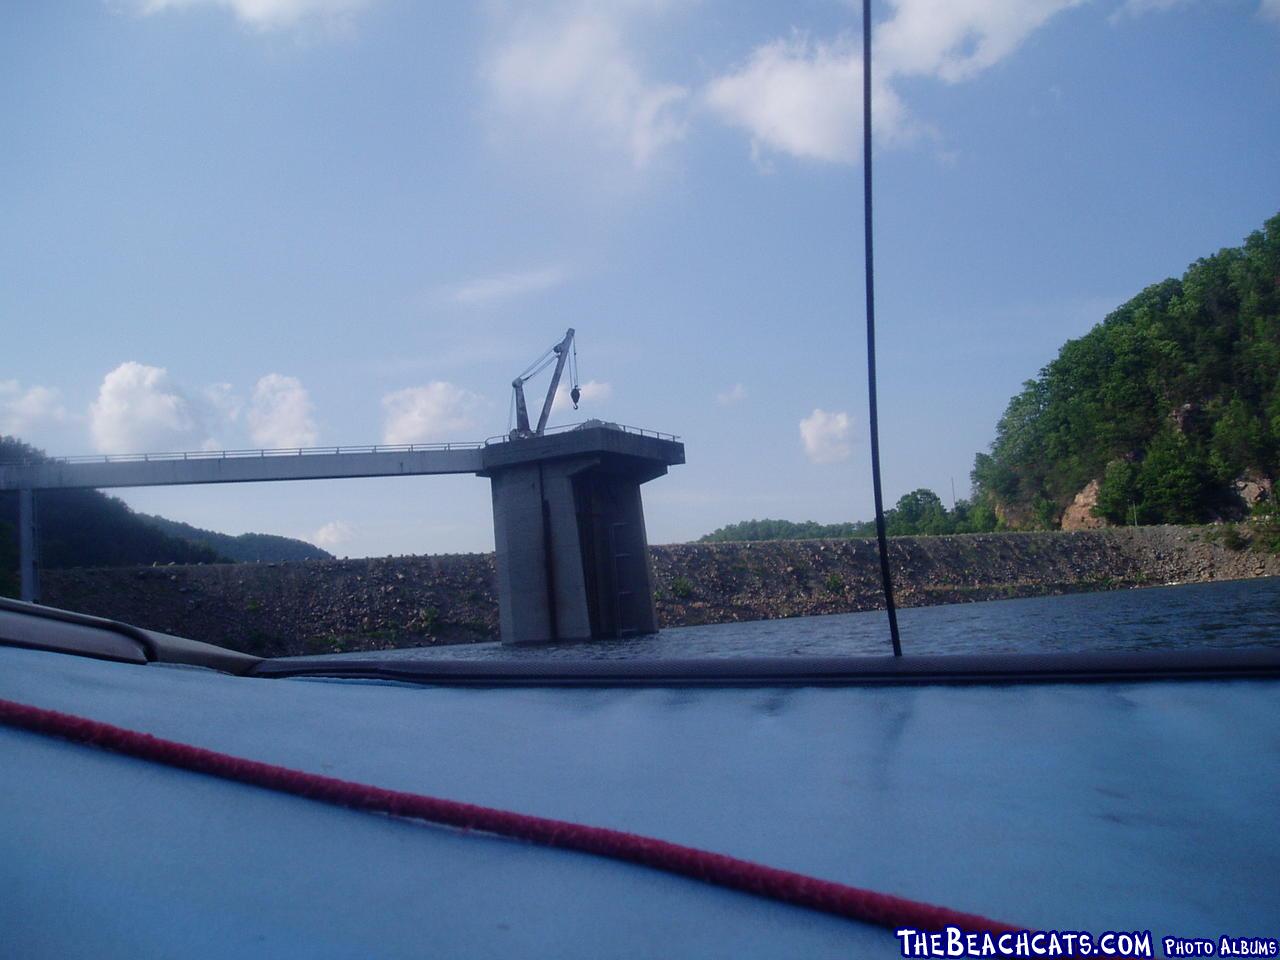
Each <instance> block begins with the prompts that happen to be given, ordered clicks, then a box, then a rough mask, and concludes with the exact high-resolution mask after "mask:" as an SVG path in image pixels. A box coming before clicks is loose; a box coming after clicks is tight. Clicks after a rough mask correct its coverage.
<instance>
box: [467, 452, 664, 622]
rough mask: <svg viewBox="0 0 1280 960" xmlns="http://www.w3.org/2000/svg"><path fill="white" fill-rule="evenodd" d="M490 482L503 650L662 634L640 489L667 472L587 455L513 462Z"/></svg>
mask: <svg viewBox="0 0 1280 960" xmlns="http://www.w3.org/2000/svg"><path fill="white" fill-rule="evenodd" d="M526 442H528V441H526ZM534 442H536V441H534ZM680 453H681V454H682V453H683V450H681V451H680ZM485 473H486V475H487V476H488V477H489V479H490V482H491V484H492V492H493V529H494V541H495V546H496V552H497V566H498V610H499V617H500V620H501V624H502V640H503V642H504V643H545V642H550V641H557V640H596V639H604V638H610V637H624V636H632V635H636V634H643V633H653V632H654V631H656V630H657V629H658V618H657V614H656V611H655V609H654V603H653V575H652V572H651V570H650V566H649V544H648V537H647V535H646V533H645V526H644V507H643V505H642V503H641V499H640V484H642V483H644V482H645V481H646V480H650V479H652V478H654V477H656V476H661V475H662V474H664V473H666V464H665V463H663V462H661V461H657V460H656V459H655V458H643V459H642V458H639V457H632V456H618V455H615V454H613V453H612V452H600V453H596V452H594V451H592V452H585V451H584V455H581V456H564V455H560V456H556V457H548V458H545V459H543V458H539V457H536V456H524V457H515V456H513V457H511V458H510V461H509V462H507V463H502V464H500V465H499V464H494V465H493V466H490V467H488V468H487V469H486V471H485Z"/></svg>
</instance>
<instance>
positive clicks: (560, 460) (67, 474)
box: [0, 420, 684, 643]
mask: <svg viewBox="0 0 1280 960" xmlns="http://www.w3.org/2000/svg"><path fill="white" fill-rule="evenodd" d="M680 463H684V444H682V443H681V442H680V440H679V438H678V437H675V436H673V435H671V434H664V433H658V432H656V431H652V430H641V429H639V428H636V427H627V426H623V425H620V424H616V423H604V422H602V421H599V420H589V421H587V422H586V423H582V424H575V425H572V426H567V427H561V428H558V429H554V430H549V431H547V432H546V433H545V434H544V435H541V436H532V437H505V436H504V437H492V438H490V439H488V440H485V441H481V442H476V443H437V444H395V445H377V446H361V447H348V446H344V447H303V448H287V449H278V450H220V451H203V450H202V451H187V452H179V453H159V454H129V455H121V456H116V455H111V456H93V457H60V458H47V459H40V460H35V459H32V460H24V461H11V462H7V463H0V490H16V491H17V492H18V516H19V522H18V528H19V531H18V532H19V536H18V540H19V556H20V564H21V584H22V598H23V599H24V600H31V601H35V600H36V599H37V597H38V594H39V579H38V574H39V570H38V563H37V527H36V525H37V513H36V507H37V493H38V491H40V490H58V489H63V490H65V489H107V488H113V487H147V486H174V485H184V484H200V483H255V482H266V481H273V480H333V479H342V478H349V477H398V476H425V475H431V474H457V473H473V474H476V475H477V476H481V477H486V478H488V480H489V482H490V485H491V490H492V494H493V522H494V542H495V545H496V549H497V567H498V605H499V612H500V619H501V623H502V638H503V640H504V641H506V642H508V643H528V642H539V641H548V640H581V639H588V638H590V639H597V638H602V637H617V636H626V635H631V634H636V633H651V632H653V631H654V630H656V629H657V617H656V614H655V612H654V607H653V582H652V579H653V578H652V574H651V572H650V569H649V551H648V539H647V536H646V533H645V527H644V510H643V506H642V503H641V499H640V484H642V483H645V482H647V481H649V480H652V479H654V478H655V477H660V476H662V475H663V474H665V473H666V472H667V468H668V467H669V466H672V465H675V464H680ZM228 641H229V642H232V641H233V638H228Z"/></svg>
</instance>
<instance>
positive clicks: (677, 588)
mask: <svg viewBox="0 0 1280 960" xmlns="http://www.w3.org/2000/svg"><path fill="white" fill-rule="evenodd" d="M1228 543H1231V544H1233V545H1234V546H1235V547H1236V549H1232V548H1231V547H1229V546H1228V545H1227V544H1228ZM889 552H890V562H891V565H892V568H893V573H894V578H895V583H896V588H897V594H898V599H899V602H900V603H901V604H902V605H903V606H920V605H924V604H932V603H954V602H962V601H967V600H988V599H998V598H1004V597H1021V596H1034V595H1039V594H1051V593H1066V592H1075V591H1084V590H1102V589H1111V588H1118V587H1134V586H1146V585H1154V584H1160V583H1183V582H1198V581H1205V580H1229V579H1239V578H1244V577H1255V576H1280V557H1276V556H1273V555H1265V554H1261V553H1256V552H1253V551H1251V550H1249V549H1247V548H1246V547H1244V546H1243V545H1242V543H1241V542H1240V541H1239V540H1238V539H1236V538H1230V537H1225V536H1223V535H1222V534H1221V529H1220V528H1219V529H1215V528H1188V527H1142V528H1137V529H1114V530H1096V531H1082V532H1076V533H1005V534H977V535H967V536H955V537H920V538H914V537H902V538H896V539H894V540H892V541H890V548H889ZM652 558H653V570H654V576H655V581H656V589H657V604H658V615H659V619H660V621H661V622H662V623H663V624H664V625H665V626H677V625H683V624H698V623H720V622H725V621H735V620H757V619H769V618H774V617H795V616H808V615H812V614H823V613H843V612H848V611H855V610H869V609H874V608H876V607H878V606H879V605H880V603H881V595H880V573H879V562H878V560H877V557H876V548H875V542H874V541H871V540H839V541H836V540H829V541H812V540H811V541H771V542H767V543H765V542H761V543H717V544H679V545H673V546H661V547H654V548H653V549H652ZM44 593H45V596H44V600H45V602H46V603H49V604H51V605H53V606H58V607H64V608H68V609H72V610H83V611H85V612H87V613H94V614H99V615H101V616H107V617H112V618H115V619H118V620H124V621H127V622H131V623H136V624H139V625H141V626H146V627H151V628H153V629H157V630H162V631H165V632H168V633H176V634H180V635H183V636H189V637H194V638H196V639H199V640H207V641H210V642H213V643H219V644H222V645H225V646H231V647H236V648H238V649H243V650H247V651H250V652H253V653H260V654H270V655H284V654H301V653H322V652H335V651H341V650H371V649H384V648H389V647H397V646H419V645H423V644H433V643H466V642H473V641H481V640H492V639H496V638H497V633H498V612H497V603H496V601H495V599H494V564H493V557H492V556H491V555H488V554H464V555H458V556H439V557H400V558H387V559H370V560H340V561H304V562H297V563H261V564H213V565H206V566H165V567H135V568H110V569H107V568H102V569H79V570H50V571H48V572H47V573H45V574H44Z"/></svg>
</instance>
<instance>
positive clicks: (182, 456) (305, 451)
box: [0, 421, 680, 466]
mask: <svg viewBox="0 0 1280 960" xmlns="http://www.w3.org/2000/svg"><path fill="white" fill-rule="evenodd" d="M595 425H599V426H604V427H608V428H609V429H611V430H621V431H623V432H624V433H633V434H636V435H637V436H641V437H656V438H657V439H659V440H673V441H674V440H679V439H680V438H679V437H678V436H676V435H675V434H674V433H663V432H662V431H660V430H646V429H644V428H643V427H632V426H628V425H627V424H623V423H611V422H610V423H604V422H601V421H586V422H584V423H569V424H565V425H563V426H559V427H552V428H551V429H549V430H547V431H545V433H552V434H554V433H568V432H569V431H571V430H581V429H583V428H584V427H587V426H595ZM510 439H511V437H510V436H509V435H508V434H499V435H498V436H494V437H489V438H488V439H486V440H477V441H466V442H461V443H452V442H451V443H375V444H364V445H359V446H349V445H343V446H338V447H274V448H269V447H260V448H257V449H251V450H183V451H174V452H170V453H104V454H91V455H88V456H78V457H43V458H39V459H37V458H34V457H24V458H22V459H19V460H3V461H0V466H31V465H34V464H38V463H67V464H77V463H152V462H165V461H171V460H233V459H243V458H246V457H301V456H325V455H333V454H341V453H419V452H425V451H428V450H481V449H483V448H485V447H487V446H490V445H492V444H495V443H506V442H508V441H509V440H510Z"/></svg>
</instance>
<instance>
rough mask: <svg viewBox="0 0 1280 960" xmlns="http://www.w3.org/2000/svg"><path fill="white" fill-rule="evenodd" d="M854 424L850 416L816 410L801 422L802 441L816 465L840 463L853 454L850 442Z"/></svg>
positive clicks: (843, 413) (805, 450) (806, 451)
mask: <svg viewBox="0 0 1280 960" xmlns="http://www.w3.org/2000/svg"><path fill="white" fill-rule="evenodd" d="M851 432H852V424H851V423H850V422H849V414H847V413H845V412H843V411H841V412H839V413H828V412H827V411H826V410H820V409H819V410H814V411H813V413H811V414H809V416H807V417H805V418H804V419H803V420H801V421H800V440H801V442H802V443H803V444H804V452H805V453H806V454H807V455H808V457H809V459H810V460H812V461H813V462H814V463H839V462H840V461H841V460H848V459H849V456H850V455H851V454H852V453H853V447H852V444H851V442H850V434H851Z"/></svg>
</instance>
